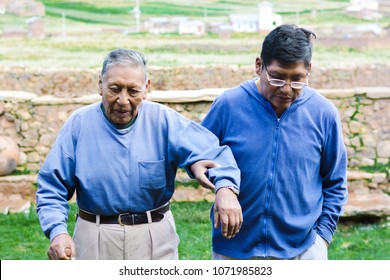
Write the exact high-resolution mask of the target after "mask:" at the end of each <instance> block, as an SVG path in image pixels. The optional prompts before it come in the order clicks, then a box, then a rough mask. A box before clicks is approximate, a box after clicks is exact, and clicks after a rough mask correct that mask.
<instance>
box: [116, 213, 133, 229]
mask: <svg viewBox="0 0 390 280" xmlns="http://www.w3.org/2000/svg"><path fill="white" fill-rule="evenodd" d="M122 216H131V225H132V226H133V225H134V222H135V221H134V214H130V213H122V214H119V215H118V224H119V225H121V226H125V225H126V223H125V224H124V223H122Z"/></svg>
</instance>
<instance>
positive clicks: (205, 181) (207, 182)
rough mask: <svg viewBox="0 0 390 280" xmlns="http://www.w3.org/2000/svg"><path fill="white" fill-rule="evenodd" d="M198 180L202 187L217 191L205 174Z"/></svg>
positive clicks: (198, 177)
mask: <svg viewBox="0 0 390 280" xmlns="http://www.w3.org/2000/svg"><path fill="white" fill-rule="evenodd" d="M196 179H197V180H198V182H199V184H201V186H202V187H204V188H206V189H209V190H212V191H213V190H214V189H215V186H214V184H213V183H211V182H210V180H209V178H207V176H206V175H205V174H204V173H203V174H201V175H199V176H197V177H196Z"/></svg>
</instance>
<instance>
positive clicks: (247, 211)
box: [202, 80, 347, 259]
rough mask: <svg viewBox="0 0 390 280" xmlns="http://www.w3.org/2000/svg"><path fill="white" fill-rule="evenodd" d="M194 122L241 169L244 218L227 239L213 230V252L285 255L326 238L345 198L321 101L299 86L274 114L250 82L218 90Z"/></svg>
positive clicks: (328, 113) (330, 120)
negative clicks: (210, 134)
mask: <svg viewBox="0 0 390 280" xmlns="http://www.w3.org/2000/svg"><path fill="white" fill-rule="evenodd" d="M202 125H203V126H205V127H206V128H208V129H209V130H211V131H212V132H213V133H214V134H215V135H216V136H217V137H218V138H219V139H220V142H221V144H223V145H228V146H229V147H230V148H231V150H232V151H233V154H234V157H235V159H236V161H237V164H238V167H239V168H240V170H241V190H240V195H239V201H240V203H241V206H242V209H243V218H244V222H243V225H242V228H241V230H240V232H239V233H238V234H237V235H236V236H235V237H234V238H233V239H226V238H223V237H222V235H221V232H220V229H216V230H215V229H214V230H213V250H214V251H215V252H216V253H219V254H222V255H226V256H229V257H233V258H239V259H249V258H252V257H275V258H282V259H288V258H293V257H296V256H297V255H299V254H301V253H302V252H304V251H305V250H306V249H307V248H308V247H310V246H311V245H312V244H313V243H314V241H315V238H316V234H319V235H320V236H321V237H322V238H324V239H325V240H326V241H327V242H328V243H329V242H330V241H331V238H332V236H333V233H334V231H335V229H336V224H337V222H338V219H339V217H340V215H341V214H342V206H343V204H344V203H345V202H346V199H347V188H346V170H347V156H346V149H345V145H344V143H343V137H342V127H341V122H340V119H339V114H338V111H337V109H336V107H335V106H334V105H333V104H332V103H331V102H330V101H329V100H327V99H326V98H324V97H323V96H321V95H320V94H319V93H317V92H316V91H315V90H313V89H311V88H309V87H305V88H304V90H302V92H301V95H300V97H298V98H297V99H296V100H295V102H293V103H292V104H291V106H290V107H289V108H288V109H287V110H286V111H285V112H284V113H283V114H282V116H281V117H280V118H278V117H277V115H276V113H275V112H274V110H273V108H272V106H271V104H270V103H269V102H268V100H266V99H265V98H264V97H263V95H261V94H260V93H259V92H258V90H257V87H256V84H255V80H251V81H246V82H244V83H243V84H241V85H240V86H238V87H236V88H233V89H229V90H227V91H226V92H224V93H223V94H222V95H221V96H219V97H218V98H217V99H216V100H215V101H214V102H213V105H212V106H211V108H210V112H209V113H208V115H207V116H206V118H205V119H204V120H203V122H202ZM211 213H212V211H211ZM212 220H213V217H212Z"/></svg>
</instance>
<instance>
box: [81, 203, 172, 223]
mask: <svg viewBox="0 0 390 280" xmlns="http://www.w3.org/2000/svg"><path fill="white" fill-rule="evenodd" d="M169 208H170V206H169V203H168V204H166V205H164V206H161V207H160V208H156V209H153V210H151V211H150V218H151V220H152V222H153V223H154V222H159V221H161V220H162V219H163V218H164V213H166V212H167V211H168V210H169ZM78 215H79V217H80V218H82V219H83V220H86V221H89V222H93V223H96V216H97V215H95V214H91V213H87V212H85V211H83V210H82V209H79V213H78ZM148 222H149V221H148V214H147V213H146V212H143V213H122V214H119V215H118V216H103V215H100V223H101V224H119V225H122V226H124V225H126V226H133V225H140V224H147V223H148Z"/></svg>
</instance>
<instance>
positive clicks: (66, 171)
mask: <svg viewBox="0 0 390 280" xmlns="http://www.w3.org/2000/svg"><path fill="white" fill-rule="evenodd" d="M63 145H65V147H64V146H63ZM71 146H72V140H71V135H70V133H67V130H66V129H63V131H62V132H61V133H60V135H59V137H58V139H57V140H56V142H55V143H54V145H53V147H52V149H51V151H50V152H49V154H48V156H47V158H46V160H45V162H44V164H43V165H42V168H41V170H40V171H39V173H38V178H37V183H38V189H37V192H36V201H37V213H38V218H39V221H40V224H41V227H42V230H43V232H44V234H45V235H46V236H47V237H48V238H50V240H52V239H53V238H54V237H55V236H57V235H59V234H61V233H67V224H66V222H67V219H68V212H69V204H68V200H69V199H71V198H72V196H73V194H74V191H75V171H74V170H75V161H74V157H73V156H72V155H71V152H70V151H71V150H72V148H71Z"/></svg>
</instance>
